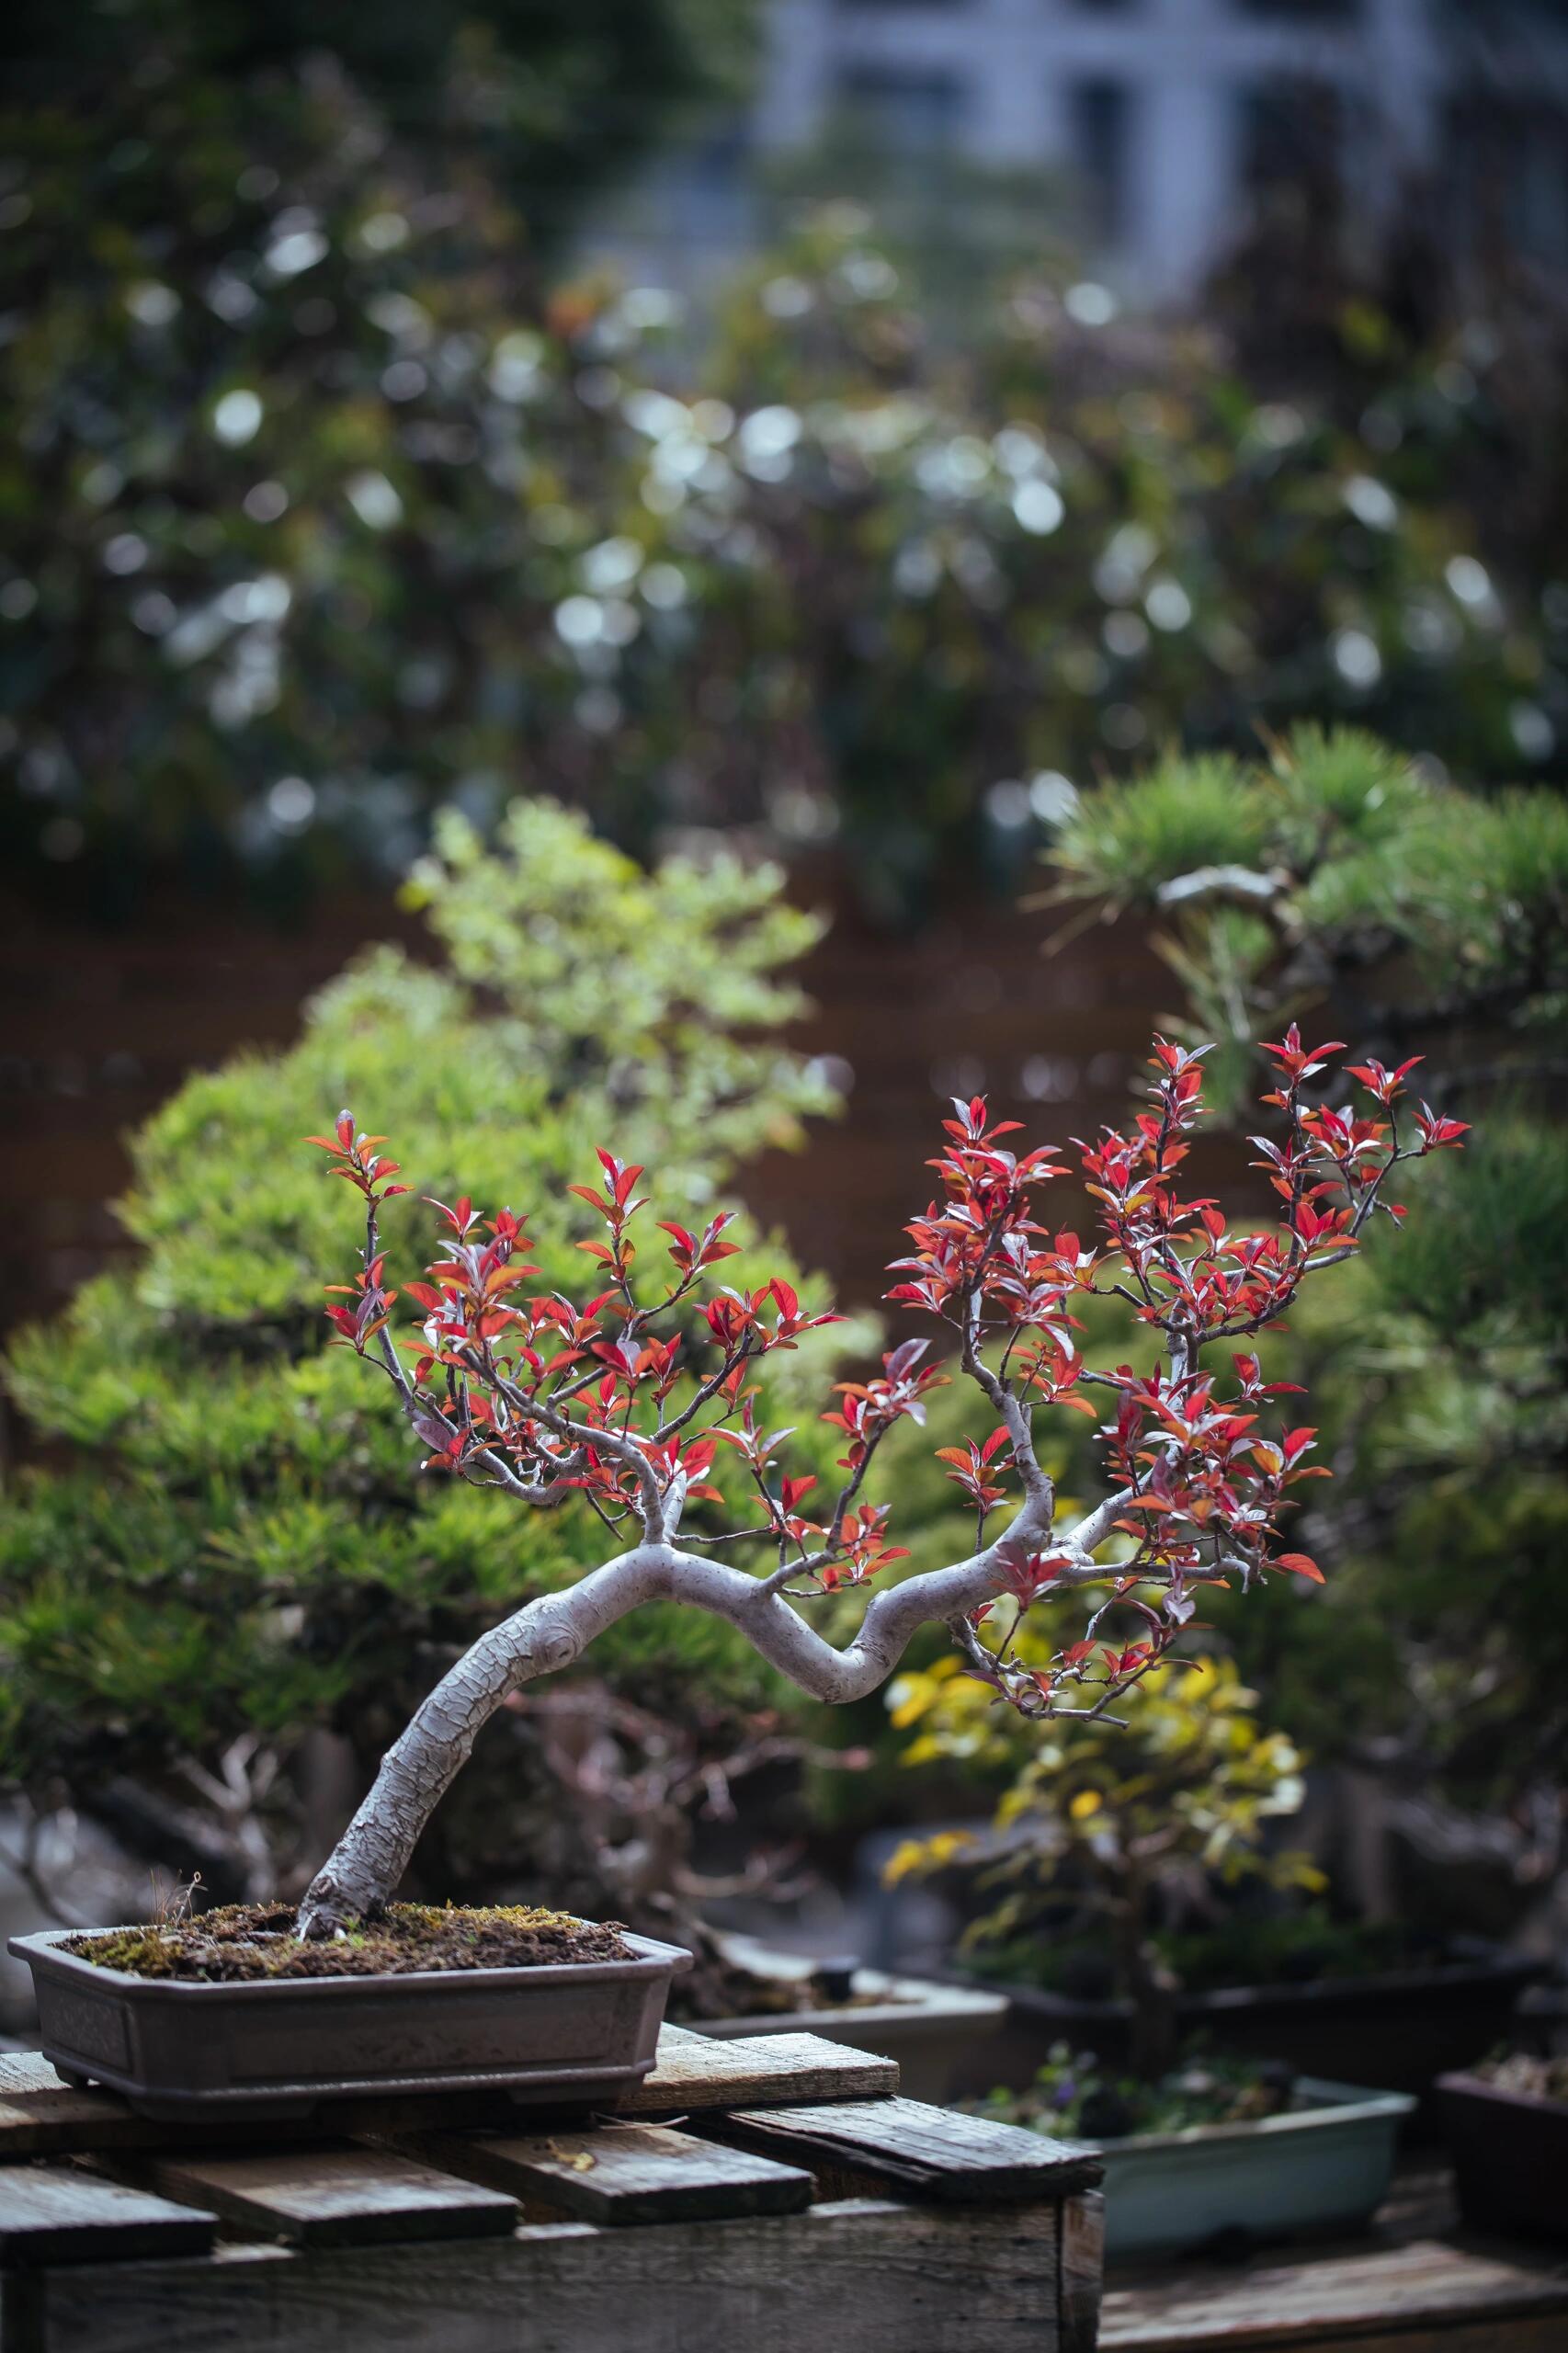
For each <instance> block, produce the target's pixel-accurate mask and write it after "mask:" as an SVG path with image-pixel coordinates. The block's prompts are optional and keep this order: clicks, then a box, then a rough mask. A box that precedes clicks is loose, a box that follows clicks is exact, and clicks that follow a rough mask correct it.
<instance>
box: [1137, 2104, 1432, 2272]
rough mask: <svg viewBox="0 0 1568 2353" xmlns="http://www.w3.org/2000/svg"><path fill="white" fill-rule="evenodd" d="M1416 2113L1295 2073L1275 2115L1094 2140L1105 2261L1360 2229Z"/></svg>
mask: <svg viewBox="0 0 1568 2353" xmlns="http://www.w3.org/2000/svg"><path fill="white" fill-rule="evenodd" d="M1414 2107H1415V2101H1414V2100H1413V2099H1412V2098H1411V2097H1410V2096H1409V2094H1408V2093H1405V2092H1372V2091H1360V2090H1358V2088H1357V2087H1356V2086H1354V2085H1351V2084H1331V2083H1325V2082H1324V2081H1323V2080H1322V2079H1321V2078H1317V2077H1312V2076H1303V2077H1301V2079H1300V2080H1299V2081H1298V2083H1297V2085H1296V2088H1295V2093H1294V2096H1293V2097H1292V2101H1291V2105H1290V2108H1289V2109H1287V2110H1286V2111H1285V2113H1284V2114H1283V2115H1280V2116H1266V2117H1262V2118H1260V2119H1259V2120H1257V2121H1256V2123H1251V2124H1194V2125H1190V2126H1188V2127H1187V2130H1186V2131H1180V2132H1140V2133H1134V2134H1131V2135H1130V2136H1129V2138H1128V2139H1126V2140H1124V2141H1117V2140H1109V2141H1101V2142H1100V2143H1099V2144H1098V2146H1099V2150H1100V2154H1101V2155H1102V2157H1103V2158H1104V2160H1105V2185H1104V2187H1105V2201H1106V2254H1107V2256H1108V2257H1122V2256H1145V2255H1148V2256H1153V2255H1176V2254H1185V2253H1188V2252H1193V2251H1196V2250H1197V2249H1199V2248H1201V2247H1207V2248H1210V2249H1213V2250H1215V2251H1216V2252H1218V2251H1221V2250H1222V2251H1224V2252H1227V2253H1231V2252H1240V2251H1241V2250H1243V2249H1244V2248H1246V2247H1249V2246H1260V2245H1267V2244H1268V2242H1269V2241H1270V2240H1273V2239H1285V2238H1296V2237H1301V2236H1312V2235H1314V2234H1315V2235H1319V2236H1322V2235H1324V2234H1327V2233H1330V2232H1335V2231H1341V2230H1359V2229H1360V2228H1361V2227H1362V2226H1363V2225H1364V2224H1365V2223H1366V2222H1369V2221H1370V2220H1371V2217H1372V2215H1373V2214H1374V2213H1375V2211H1377V2209H1378V2207H1379V2206H1381V2203H1382V2201H1383V2200H1384V2199H1385V2198H1386V2197H1387V2195H1388V2187H1389V2177H1390V2175H1391V2174H1392V2170H1393V2153H1394V2142H1395V2140H1396V2138H1397V2136H1398V2132H1399V2128H1400V2124H1401V2122H1402V2121H1403V2119H1404V2118H1405V2117H1406V2116H1408V2114H1409V2113H1410V2110H1411V2109H1413V2108H1414Z"/></svg>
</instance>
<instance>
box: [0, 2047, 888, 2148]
mask: <svg viewBox="0 0 1568 2353" xmlns="http://www.w3.org/2000/svg"><path fill="white" fill-rule="evenodd" d="M897 2089H898V2067H897V2064H896V2063H895V2062H894V2061H892V2060H891V2059H877V2058H872V2057H869V2056H868V2054H867V2053H866V2052H858V2051H850V2050H847V2049H846V2048H845V2046H844V2045H843V2044H842V2043H837V2042H828V2041H825V2040H824V2039H823V2037H822V2036H820V2035H815V2034H770V2035H760V2036H758V2037H756V2039H755V2040H750V2041H746V2042H741V2043H735V2042H719V2041H713V2040H710V2039H709V2038H708V2037H707V2036H705V2035H700V2034H693V2033H691V2032H690V2031H689V2030H688V2029H685V2028H682V2027H668V2026H667V2027H665V2029H663V2030H662V2032H661V2033H660V2036H659V2061H658V2065H657V2067H656V2068H655V2069H654V2071H653V2074H651V2075H648V2076H646V2077H645V2078H644V2080H643V2081H642V2084H640V2085H638V2086H636V2087H635V2088H634V2089H633V2090H632V2091H631V2092H629V2093H628V2094H627V2095H626V2096H625V2097H623V2098H622V2099H621V2100H620V2101H619V2103H618V2106H617V2109H616V2113H617V2114H618V2115H622V2116H674V2115H678V2114H679V2113H681V2112H682V2111H683V2110H685V2109H706V2108H715V2107H722V2106H726V2105H728V2106H732V2107H746V2108H762V2107H767V2106H768V2105H769V2104H770V2103H772V2102H773V2101H776V2100H790V2099H797V2098H799V2099H809V2100H825V2099H875V2098H880V2097H882V2096H883V2095H885V2094H888V2093H892V2092H896V2091H897ZM518 2112H519V2111H518V2110H517V2108H515V2107H514V2105H513V2104H512V2102H511V2101H510V2100H508V2099H507V2097H506V2094H505V2093H504V2092H483V2091H482V2092H454V2093H452V2094H450V2095H449V2096H443V2095H442V2094H439V2093H432V2094H429V2095H426V2096H421V2097H418V2098H416V2099H415V2098H378V2099H363V2100H344V2101H337V2102H328V2103H327V2104H326V2105H325V2106H324V2107H323V2109H322V2110H321V2113H320V2115H319V2117H317V2118H315V2119H311V2120H304V2121H303V2122H301V2120H299V2119H298V2118H295V2119H292V2120H280V2121H278V2122H277V2123H272V2124H269V2123H267V2120H265V2119H256V2118H252V2119H250V2120H239V2121H233V2122H230V2123H224V2122H223V2121H222V2120H221V2119H217V2118H214V2119H211V2120H203V2123H202V2126H201V2137H202V2140H203V2142H205V2143H211V2144H212V2145H213V2146H217V2147H231V2148H235V2149H254V2148H256V2147H257V2146H278V2145H279V2144H284V2145H289V2144H292V2143H298V2142H299V2141H301V2140H302V2139H306V2138H310V2139H313V2138H315V2137H316V2136H317V2134H318V2133H319V2135H320V2137H321V2138H323V2139H324V2140H326V2139H330V2140H339V2141H340V2140H344V2139H359V2138H361V2137H365V2138H374V2137H376V2136H377V2135H381V2134H392V2133H397V2132H403V2131H420V2130H421V2129H423V2128H425V2127H426V2126H429V2127H431V2128H440V2129H443V2130H450V2131H459V2130H461V2129H463V2128H465V2127H472V2128H474V2129H476V2130H478V2129H483V2128H484V2127H486V2126H489V2127H492V2128H498V2129H502V2130H505V2128H506V2126H507V2125H508V2124H510V2123H511V2122H512V2121H513V2120H515V2119H516V2118H517V2115H518ZM190 2129H191V2128H190V2127H189V2125H188V2124H168V2123H157V2122H154V2121H153V2120H152V2119H150V2118H148V2117H144V2116H138V2115H137V2114H136V2111H135V2110H134V2109H132V2108H131V2107H130V2106H129V2105H128V2104H127V2102H126V2101H124V2100H123V2099H121V2098H120V2097H119V2095H118V2094H117V2093H114V2092H108V2091H98V2090H90V2091H77V2090H73V2089H72V2088H71V2086H68V2085H66V2084H64V2083H62V2080H61V2078H60V2077H59V2076H58V2075H56V2074H55V2072H54V2069H53V2068H52V2067H51V2065H50V2063H49V2062H48V2061H47V2060H46V2059H45V2058H44V2057H43V2056H42V2054H41V2053H40V2052H13V2053H10V2054H9V2055H3V2056H0V2163H3V2162H5V2161H6V2159H9V2158H12V2157H43V2156H72V2155H78V2154H85V2153H87V2152H89V2151H97V2150H108V2149H181V2148H184V2147H185V2146H187V2143H188V2142H189V2140H190Z"/></svg>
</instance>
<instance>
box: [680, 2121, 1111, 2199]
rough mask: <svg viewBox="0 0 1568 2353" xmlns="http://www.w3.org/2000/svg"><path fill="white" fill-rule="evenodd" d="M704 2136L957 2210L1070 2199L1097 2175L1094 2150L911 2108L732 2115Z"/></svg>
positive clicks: (1008, 2127)
mask: <svg viewBox="0 0 1568 2353" xmlns="http://www.w3.org/2000/svg"><path fill="white" fill-rule="evenodd" d="M704 2129H705V2130H708V2131H712V2132H713V2133H714V2134H715V2135H717V2136H718V2137H719V2138H721V2139H724V2140H734V2141H737V2142H738V2143H740V2144H741V2145H742V2146H743V2147H744V2148H754V2149H757V2150H760V2151H761V2153H762V2154H764V2155H765V2156H776V2157H782V2158H785V2159H790V2158H794V2159H796V2160H797V2161H798V2162H799V2163H801V2164H802V2165H812V2166H813V2168H820V2167H823V2166H825V2167H827V2168H829V2169H830V2171H831V2173H833V2174H834V2175H836V2176H837V2177H840V2178H847V2179H850V2180H854V2179H857V2178H859V2177H864V2178H867V2179H869V2180H870V2181H873V2182H877V2183H892V2184H893V2185H894V2186H895V2187H896V2188H899V2189H900V2190H902V2191H903V2193H904V2195H905V2196H907V2197H914V2198H934V2199H940V2200H947V2201H949V2202H950V2203H953V2204H959V2205H970V2204H974V2203H976V2202H978V2201H983V2200H994V2199H1007V2200H1012V2201H1014V2202H1022V2201H1026V2200H1039V2199H1060V2198H1065V2197H1070V2196H1072V2195H1074V2194H1075V2193H1076V2192H1077V2191H1079V2190H1081V2189H1087V2188H1092V2187H1093V2186H1094V2184H1095V2183H1096V2182H1097V2181H1098V2180H1099V2178H1100V2175H1101V2166H1100V2163H1099V2160H1098V2158H1097V2157H1096V2155H1095V2154H1094V2153H1093V2152H1092V2151H1088V2150H1085V2149H1080V2148H1074V2147H1073V2146H1071V2145H1070V2144H1069V2143H1064V2142H1060V2141H1050V2140H1046V2139H1045V2138H1043V2137H1042V2136H1041V2135H1040V2133H1037V2132H1026V2131H1022V2130H1021V2129H1020V2128H1019V2127H1018V2126H1017V2125H1014V2124H997V2123H994V2122H993V2120H991V2118H989V2117H985V2116H962V2115H960V2114H959V2113H958V2112H957V2111H956V2110H954V2109H948V2108H927V2107H926V2105H925V2103H924V2102H923V2101H921V2100H914V2099H880V2100H856V2101H843V2102H838V2103H835V2104H831V2105H824V2106H802V2107H794V2106H791V2107H790V2108H785V2109H767V2110H763V2109H737V2110H736V2111H734V2112H733V2113H728V2112H726V2113H725V2114H723V2115H722V2116H717V2117H715V2118H713V2119H712V2120H711V2122H710V2123H705V2125H704Z"/></svg>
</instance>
